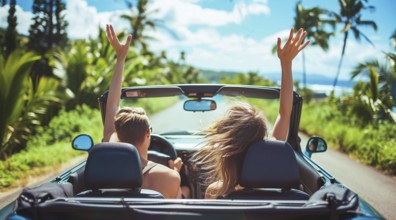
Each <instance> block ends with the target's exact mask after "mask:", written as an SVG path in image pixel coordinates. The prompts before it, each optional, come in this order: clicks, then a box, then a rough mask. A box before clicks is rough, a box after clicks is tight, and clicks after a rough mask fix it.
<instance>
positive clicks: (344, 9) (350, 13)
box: [331, 0, 377, 91]
mask: <svg viewBox="0 0 396 220" xmlns="http://www.w3.org/2000/svg"><path fill="white" fill-rule="evenodd" d="M338 2H339V5H340V12H339V13H336V12H331V15H332V16H334V17H335V18H336V20H337V22H338V23H341V24H343V25H344V27H343V29H342V30H341V32H342V33H344V40H343V45H342V51H341V56H340V61H339V63H338V67H337V73H336V76H335V79H334V83H333V91H334V89H335V86H336V85H337V82H338V77H339V75H340V71H341V66H342V60H343V58H344V55H345V48H346V45H347V41H348V36H349V33H350V31H352V33H353V35H354V37H355V39H356V40H358V41H360V38H361V37H363V38H364V39H365V40H366V41H368V42H369V43H370V44H373V43H372V42H371V40H370V39H369V38H368V37H367V36H366V35H365V34H364V33H362V32H361V31H360V30H359V28H360V27H363V26H369V27H371V28H373V29H374V30H375V31H376V30H377V24H376V23H375V22H374V21H371V20H362V12H363V10H370V11H373V10H374V9H375V7H374V6H371V5H368V4H367V2H368V0H338Z"/></svg>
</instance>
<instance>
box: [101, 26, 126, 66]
mask: <svg viewBox="0 0 396 220" xmlns="http://www.w3.org/2000/svg"><path fill="white" fill-rule="evenodd" d="M106 36H107V39H108V40H109V42H110V44H111V46H112V47H113V48H114V50H115V51H116V54H117V59H123V60H125V58H126V55H127V54H128V49H129V45H130V44H131V41H132V35H128V37H127V40H126V42H125V43H124V44H122V43H120V41H119V40H118V37H117V35H116V34H115V32H114V28H113V26H112V25H111V24H106Z"/></svg>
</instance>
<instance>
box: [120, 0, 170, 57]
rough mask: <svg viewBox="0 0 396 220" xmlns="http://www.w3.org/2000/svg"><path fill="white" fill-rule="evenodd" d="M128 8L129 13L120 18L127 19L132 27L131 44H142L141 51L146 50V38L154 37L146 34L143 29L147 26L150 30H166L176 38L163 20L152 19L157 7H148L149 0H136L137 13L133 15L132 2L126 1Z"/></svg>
mask: <svg viewBox="0 0 396 220" xmlns="http://www.w3.org/2000/svg"><path fill="white" fill-rule="evenodd" d="M126 3H127V6H128V8H129V9H130V10H131V12H132V13H131V15H130V14H123V15H121V18H123V19H125V20H127V21H129V23H130V25H131V28H132V36H133V38H132V42H131V45H132V46H134V45H136V43H139V44H140V45H141V46H142V49H143V52H144V51H147V52H148V48H147V46H148V45H147V43H146V41H147V40H153V39H154V37H152V36H149V35H146V33H145V31H146V30H147V29H148V28H149V29H151V30H156V29H157V27H158V28H161V29H163V30H165V31H167V32H168V33H169V34H170V35H171V36H172V37H174V38H176V39H177V38H178V37H177V35H176V34H175V32H173V31H172V30H170V29H169V28H167V27H166V25H164V23H163V21H162V20H160V19H153V18H152V15H153V14H155V13H157V12H158V11H159V10H158V9H151V10H149V9H148V6H149V3H150V0H138V1H137V4H136V9H137V15H136V16H135V15H133V13H134V12H133V4H132V3H131V2H128V1H126Z"/></svg>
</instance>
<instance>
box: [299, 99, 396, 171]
mask: <svg viewBox="0 0 396 220" xmlns="http://www.w3.org/2000/svg"><path fill="white" fill-rule="evenodd" d="M357 120H358V118H357V117H354V116H351V115H348V114H345V113H342V111H340V110H339V109H338V108H337V106H336V105H334V104H331V103H328V102H323V101H313V102H311V103H308V104H306V103H304V106H303V113H302V117H301V123H300V130H301V131H303V132H305V133H307V134H309V135H319V136H322V137H323V138H324V139H325V140H326V141H327V142H328V143H329V145H330V146H332V147H334V148H336V149H339V150H341V151H343V152H345V153H348V154H351V155H353V156H354V157H355V158H357V159H359V160H360V161H362V162H363V163H365V164H369V165H371V166H374V167H377V168H379V169H382V170H384V171H386V172H389V173H391V174H396V137H395V135H394V134H396V126H395V125H394V124H393V123H390V122H383V123H381V124H378V125H375V126H374V125H366V126H364V127H362V126H361V125H360V123H356V121H357Z"/></svg>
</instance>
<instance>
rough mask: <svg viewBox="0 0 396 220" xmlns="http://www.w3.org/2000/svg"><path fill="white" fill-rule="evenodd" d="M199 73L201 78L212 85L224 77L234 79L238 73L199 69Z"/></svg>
mask: <svg viewBox="0 0 396 220" xmlns="http://www.w3.org/2000/svg"><path fill="white" fill-rule="evenodd" d="M199 72H200V73H201V77H202V78H204V79H205V80H208V81H209V82H212V83H215V82H219V80H220V79H221V78H223V77H224V76H229V77H234V76H236V75H237V74H238V73H240V72H233V71H215V70H203V69H200V70H199Z"/></svg>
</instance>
